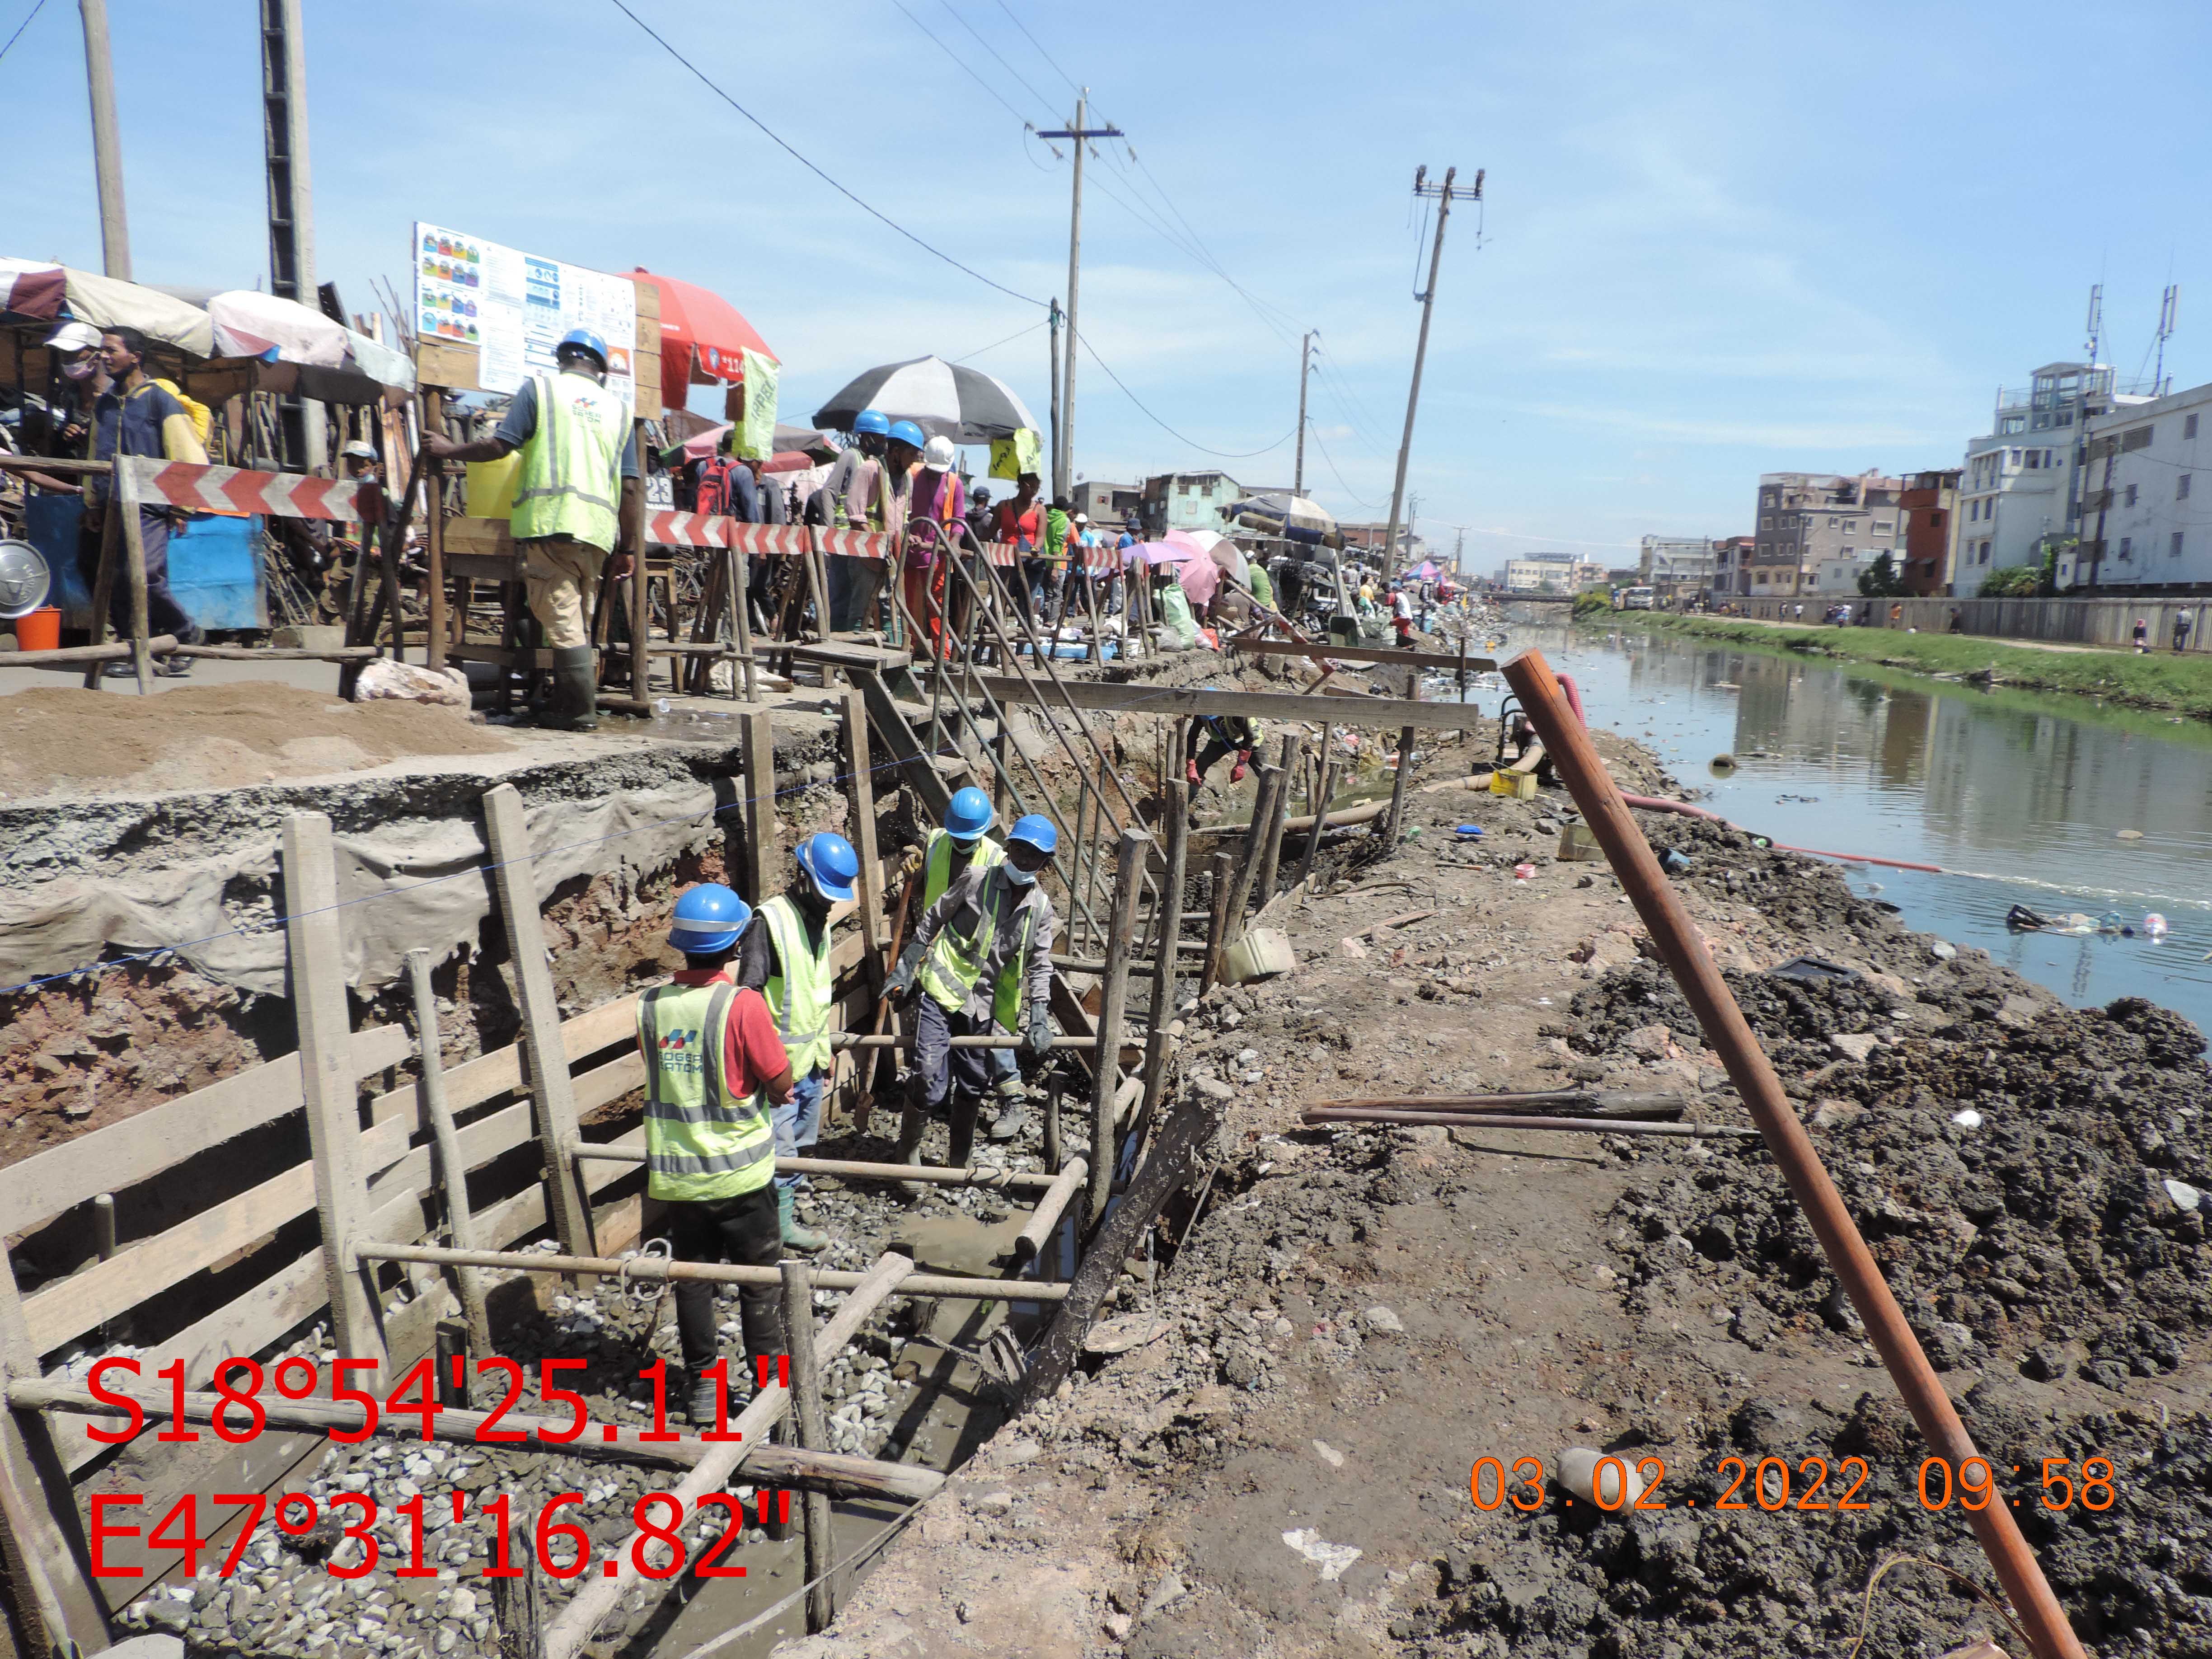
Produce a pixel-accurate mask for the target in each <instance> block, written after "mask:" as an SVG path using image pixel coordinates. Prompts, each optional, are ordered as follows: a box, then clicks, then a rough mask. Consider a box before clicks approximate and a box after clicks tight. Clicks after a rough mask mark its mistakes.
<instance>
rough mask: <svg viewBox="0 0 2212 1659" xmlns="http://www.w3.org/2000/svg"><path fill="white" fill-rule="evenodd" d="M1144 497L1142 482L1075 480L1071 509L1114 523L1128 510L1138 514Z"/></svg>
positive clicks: (1099, 521)
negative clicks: (1118, 482) (1123, 482)
mask: <svg viewBox="0 0 2212 1659" xmlns="http://www.w3.org/2000/svg"><path fill="white" fill-rule="evenodd" d="M1144 501H1145V487H1144V486H1143V485H1142V484H1117V483H1095V482H1079V483H1077V484H1076V486H1075V493H1074V502H1075V505H1074V507H1073V509H1072V510H1073V511H1074V512H1077V513H1088V514H1090V516H1091V523H1093V524H1105V525H1118V524H1121V523H1124V522H1125V521H1127V519H1128V517H1129V515H1130V514H1131V513H1139V515H1140V516H1141V510H1142V508H1143V506H1144ZM1206 528H1207V529H1208V530H1218V529H1219V528H1220V526H1218V525H1208V526H1206Z"/></svg>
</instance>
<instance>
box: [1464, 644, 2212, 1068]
mask: <svg viewBox="0 0 2212 1659" xmlns="http://www.w3.org/2000/svg"><path fill="white" fill-rule="evenodd" d="M1506 628H1507V631H1508V632H1509V633H1510V641H1509V643H1508V645H1507V646H1506V647H1505V649H1506V650H1509V651H1510V650H1517V649H1519V648H1521V647H1524V646H1529V645H1534V646H1538V647H1541V648H1542V650H1543V651H1544V652H1545V653H1546V655H1547V657H1548V658H1549V659H1551V660H1552V662H1553V665H1554V666H1555V667H1557V668H1559V670H1560V671H1563V672H1566V673H1571V674H1572V675H1573V676H1574V677H1575V678H1576V680H1577V683H1578V684H1579V685H1580V687H1581V689H1582V694H1583V705H1584V708H1586V710H1587V712H1588V714H1589V718H1590V720H1591V721H1592V722H1593V723H1594V724H1596V725H1601V726H1610V727H1611V728H1613V730H1615V731H1617V732H1620V733H1621V734H1622V735H1623V736H1626V737H1631V738H1636V739H1637V740H1638V741H1639V742H1641V743H1644V744H1647V745H1648V746H1650V748H1652V749H1653V750H1656V752H1657V753H1658V754H1659V755H1660V756H1661V757H1663V759H1664V760H1665V761H1666V762H1667V763H1668V769H1669V770H1670V771H1672V772H1673V773H1674V775H1675V776H1676V777H1677V778H1678V779H1680V781H1681V783H1682V785H1683V787H1684V788H1685V789H1686V790H1691V791H1697V792H1700V793H1699V795H1698V799H1699V804H1700V805H1704V806H1706V807H1709V808H1711V810H1713V811H1717V812H1719V813H1720V814H1721V815H1722V816H1723V817H1726V818H1728V819H1729V820H1730V821H1731V822H1733V823H1740V824H1741V825H1743V826H1744V827H1745V828H1747V829H1753V830H1757V831H1759V833H1761V834H1764V835H1767V836H1772V837H1773V838H1774V839H1775V840H1777V841H1782V842H1791V843H1793V844H1795V845H1797V846H1801V847H1813V848H1824V849H1829V850H1832V851H1835V852H1838V853H1856V854H1875V855H1878V856H1881V857H1883V858H1892V859H1904V860H1910V861H1912V862H1915V863H1921V864H1932V865H1936V866H1941V867H1942V871H1943V873H1942V874H1941V875H1931V874H1925V873H1921V872H1912V871H1905V870H1888V869H1881V868H1878V867H1875V866H1866V865H1856V866H1845V867H1846V869H1847V871H1848V873H1849V878H1850V883H1851V884H1852V886H1853V887H1854V888H1855V889H1856V890H1858V891H1860V892H1862V893H1865V894H1868V895H1870V896H1876V897H1879V898H1881V899H1884V900H1886V901H1887V902H1890V903H1893V904H1895V905H1897V906H1898V907H1899V909H1900V910H1901V911H1902V912H1903V919H1904V920H1905V921H1906V922H1907V923H1908V924H1910V925H1911V927H1914V928H1916V929H1919V930H1921V931H1923V932H1927V933H1935V934H1937V935H1939V936H1941V937H1942V938H1944V939H1949V940H1951V941H1952V942H1953V943H1954V944H1960V945H1978V946H1980V947H1981V948H1982V949H1984V950H1985V951H1989V953H1990V955H1991V956H1992V957H1996V958H1997V959H1998V960H1999V961H2001V962H2003V963H2007V964H2008V965H2009V966H2011V967H2013V968H2015V969H2018V970H2019V971H2020V972H2021V974H2023V975H2026V976H2027V977H2028V978H2030V979H2032V980H2034V981H2037V982H2038V983H2039V984H2041V985H2044V986H2045V987H2049V988H2050V989H2051V991H2052V992H2054V993H2055V994H2057V995H2058V996H2060V997H2062V998H2063V999H2065V1000H2067V1001H2069V1002H2071V1003H2074V1004H2076V1005H2081V1006H2087V1005H2089V1004H2101V1003H2105V1002H2107V1001H2110V1000H2112V998H2114V997H2119V996H2128V995H2136V996H2143V997H2148V998H2149V999H2150V1000H2153V1001H2154V1002H2157V1003H2160V1004H2161V1005H2163V1006H2166V1007H2169V1008H2172V1009H2174V1010H2176V1011H2177V1012H2180V1013H2183V1014H2185V1015H2186V1016H2187V1017H2188V1018H2191V1020H2193V1021H2195V1022H2196V1023H2197V1025H2199V1026H2200V1027H2203V1028H2205V1029H2207V1030H2212V963H2208V962H2207V961H2205V960H2204V957H2206V955H2207V953H2208V952H2212V810H2208V809H2212V729H2208V728H2207V727H2205V726H2203V725H2202V724H2200V723H2197V722H2177V721H2173V720H2169V719H2168V718H2167V717H2166V716H2164V715H2159V714H2141V713H2136V712H2133V711H2129V710H2124V709H2117V708H2104V707H2102V706H2100V705H2097V704H2094V703H2091V702H2087V701H2085V700H2082V699H2079V698H2073V697H2053V696H2036V695H2032V694H2027V693H2021V692H2008V691H2002V690H1999V691H1984V690H1977V689H1975V688H1973V687H1971V686H1966V685H1961V684H1948V683H1944V682H1940V681H1929V680H1928V679H1925V678H1920V677H1917V676H1913V675H1907V674H1903V673H1899V672H1896V671H1890V670H1885V669H1881V668H1866V667H1859V666H1856V665H1854V666H1850V667H1833V666H1830V665H1827V664H1826V663H1825V662H1823V661H1821V660H1820V659H1817V658H1813V659H1806V658H1801V657H1799V656H1797V655H1796V654H1795V653H1790V652H1787V651H1780V650H1778V651H1775V652H1771V653H1769V652H1762V651H1755V650H1746V649H1743V648H1741V647H1735V646H1729V647H1715V646H1711V645H1707V644H1705V643H1703V642H1700V641H1694V640H1690V639H1686V638H1683V637H1680V636H1678V635H1665V634H1643V633H1638V632H1630V633H1625V634H1613V633H1610V632H1607V631H1606V630H1602V629H1589V628H1583V629H1573V630H1571V631H1570V630H1569V629H1565V628H1564V627H1559V626H1552V627H1539V626H1532V625H1528V624H1524V623H1515V622H1511V621H1509V622H1508V623H1507V624H1506ZM1500 654H1501V655H1502V654H1503V653H1500ZM1484 695H1485V696H1486V698H1487V697H1489V696H1495V695H1496V694H1495V693H1487V694H1484ZM1720 755H1729V756H1732V757H1734V758H1735V769H1733V770H1732V771H1720V770H1717V769H1715V768H1714V767H1713V766H1712V764H1711V763H1712V761H1713V758H1714V757H1716V756H1720ZM2124 832H2135V833H2133V834H2128V833H2124ZM2015 904H2021V905H2025V906H2027V907H2028V908H2030V909H2033V910H2036V911H2039V912H2042V913H2044V914H2045V915H2050V914H2052V913H2057V912H2081V913H2086V914H2087V915H2091V916H2093V917H2095V918H2097V919H2098V921H2100V923H2101V924H2103V925H2104V926H2106V927H2115V928H2117V927H2127V928H2130V929H2132V930H2133V931H2132V933H2131V934H2123V933H2117V932H2101V933H2093V934H2087V935H2084V936H2078V937H2077V936H2066V935H2060V934H2053V933H2022V932H2018V931H2015V930H2013V929H2011V928H2008V927H2007V926H2006V922H2005V916H2006V913H2007V912H2008V910H2010V909H2011V908H2012V907H2013V906H2014V905H2015ZM2153 914H2155V915H2162V916H2163V917H2164V918H2165V920H2166V923H2167V931H2166V933H2163V934H2162V935H2159V934H2155V933H2147V932H2146V930H2145V928H2144V925H2143V923H2144V917H2145V916H2146V915H2153Z"/></svg>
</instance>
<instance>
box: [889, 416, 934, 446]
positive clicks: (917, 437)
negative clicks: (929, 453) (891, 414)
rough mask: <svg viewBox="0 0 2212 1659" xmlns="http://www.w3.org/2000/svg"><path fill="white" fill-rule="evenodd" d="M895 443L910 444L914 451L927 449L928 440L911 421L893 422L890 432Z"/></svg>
mask: <svg viewBox="0 0 2212 1659" xmlns="http://www.w3.org/2000/svg"><path fill="white" fill-rule="evenodd" d="M890 436H891V440H892V441H893V442H895V443H902V444H912V445H913V446H914V447H915V448H916V449H927V447H929V439H928V437H927V435H925V434H924V433H923V431H922V429H921V428H920V427H918V426H916V425H915V423H914V422H912V421H893V422H891V430H890Z"/></svg>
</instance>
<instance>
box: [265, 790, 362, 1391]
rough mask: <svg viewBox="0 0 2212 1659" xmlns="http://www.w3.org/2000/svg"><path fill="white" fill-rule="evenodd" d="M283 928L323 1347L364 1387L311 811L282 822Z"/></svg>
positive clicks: (358, 1272) (331, 949)
mask: <svg viewBox="0 0 2212 1659" xmlns="http://www.w3.org/2000/svg"><path fill="white" fill-rule="evenodd" d="M283 847H284V912H285V917H284V934H285V949H286V951H287V953H288V954H289V957H290V966H291V977H292V984H291V990H292V1015H293V1018H295V1020H296V1021H297V1022H298V1024H299V1032H300V1084H301V1091H302V1093H303V1096H304V1098H305V1100H306V1103H307V1154H308V1157H309V1158H310V1159H311V1160H312V1161H313V1164H314V1171H315V1214H316V1218H317V1220H318V1221H319V1223H320V1225H321V1227H322V1235H323V1275H324V1278H325V1280H326V1281H327V1283H328V1285H329V1287H330V1297H331V1335H332V1338H333V1340H332V1342H331V1346H333V1347H335V1348H336V1349H337V1351H338V1352H339V1353H340V1354H341V1355H342V1356H343V1357H345V1358H352V1359H374V1361H375V1362H376V1369H375V1370H374V1372H373V1373H372V1374H371V1385H372V1386H374V1382H375V1380H376V1379H377V1378H380V1377H381V1376H383V1373H384V1365H385V1361H386V1354H385V1351H384V1331H383V1328H382V1325H381V1323H380V1321H379V1318H378V1315H379V1312H380V1310H379V1309H378V1307H377V1305H376V1295H375V1290H374V1279H373V1277H372V1275H373V1273H374V1268H373V1267H356V1266H355V1263H354V1259H353V1254H352V1245H353V1244H354V1243H355V1242H356V1240H359V1239H363V1238H366V1237H368V1221H369V1216H370V1214H371V1213H372V1212H371V1210H370V1207H369V1202H368V1171H367V1170H364V1169H362V1167H361V1145H360V1143H361V1117H360V1113H359V1109H358V1107H357V1105H356V1079H355V1076H354V1070H353V1035H352V1034H353V1017H352V1013H351V1011H350V1009H349V1006H348V1004H347V996H346V981H345V951H344V943H343V936H342V934H341V932H340V928H341V925H342V924H341V922H340V920H339V914H338V909H337V902H338V882H337V858H336V855H335V854H334V852H333V851H332V848H331V821H330V819H329V818H327V817H324V816H323V814H321V813H320V812H295V813H294V814H292V815H291V816H290V817H287V818H286V819H285V820H284V842H283Z"/></svg>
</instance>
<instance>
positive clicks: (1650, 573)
mask: <svg viewBox="0 0 2212 1659" xmlns="http://www.w3.org/2000/svg"><path fill="white" fill-rule="evenodd" d="M1714 546H1715V544H1714V543H1713V542H1712V541H1711V538H1707V537H1704V536H1646V537H1645V538H1644V540H1643V544H1642V556H1640V557H1639V558H1638V561H1637V570H1638V577H1639V579H1640V580H1641V581H1642V583H1643V585H1644V586H1646V587H1649V588H1652V589H1654V590H1656V592H1658V594H1659V597H1660V598H1662V599H1666V598H1668V597H1670V596H1675V595H1680V594H1685V593H1689V592H1702V591H1704V590H1705V589H1706V588H1708V587H1710V586H1712V580H1713V549H1714Z"/></svg>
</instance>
